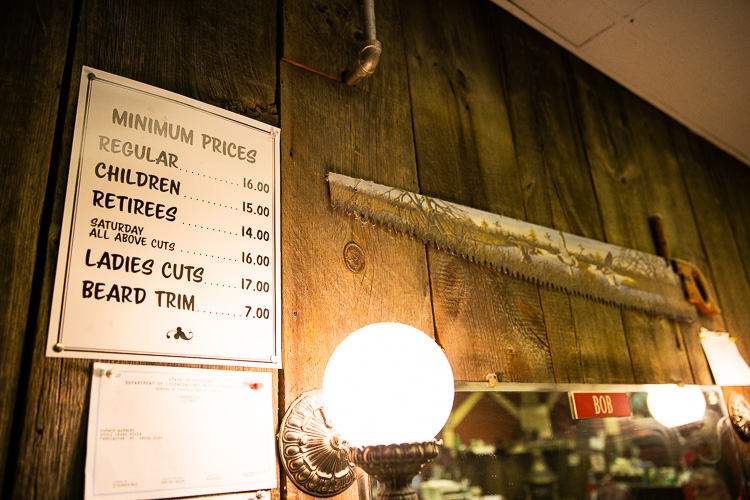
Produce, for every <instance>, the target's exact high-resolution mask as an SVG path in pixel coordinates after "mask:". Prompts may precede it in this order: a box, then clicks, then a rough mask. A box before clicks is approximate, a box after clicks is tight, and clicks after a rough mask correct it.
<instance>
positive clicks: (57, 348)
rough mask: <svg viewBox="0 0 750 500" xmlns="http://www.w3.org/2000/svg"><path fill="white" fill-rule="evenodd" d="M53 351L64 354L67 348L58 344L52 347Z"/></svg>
mask: <svg viewBox="0 0 750 500" xmlns="http://www.w3.org/2000/svg"><path fill="white" fill-rule="evenodd" d="M52 350H53V351H55V352H63V351H64V350H65V346H64V345H62V344H60V343H57V344H55V345H53V346H52Z"/></svg>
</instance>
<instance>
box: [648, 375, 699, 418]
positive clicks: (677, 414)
mask: <svg viewBox="0 0 750 500" xmlns="http://www.w3.org/2000/svg"><path fill="white" fill-rule="evenodd" d="M646 406H648V411H650V412H651V415H652V416H653V417H654V418H655V419H656V421H657V422H659V423H660V424H661V425H663V426H664V427H678V426H680V425H687V424H692V423H693V422H698V421H699V420H702V419H703V415H705V413H706V398H705V397H704V396H703V391H701V390H700V388H699V387H696V386H685V387H679V386H677V385H661V386H658V387H654V388H653V389H649V391H648V396H646Z"/></svg>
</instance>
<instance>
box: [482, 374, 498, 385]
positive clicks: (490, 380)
mask: <svg viewBox="0 0 750 500" xmlns="http://www.w3.org/2000/svg"><path fill="white" fill-rule="evenodd" d="M485 378H486V379H487V386H489V387H495V386H496V385H497V373H490V374H489V375H487V377H485Z"/></svg>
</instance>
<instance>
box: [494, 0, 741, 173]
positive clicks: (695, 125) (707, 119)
mask: <svg viewBox="0 0 750 500" xmlns="http://www.w3.org/2000/svg"><path fill="white" fill-rule="evenodd" d="M492 1H493V2H494V3H496V4H497V5H499V6H501V7H502V8H504V9H505V10H507V11H508V12H510V13H511V14H513V15H514V16H516V17H518V18H519V19H521V20H522V21H524V22H526V23H527V24H528V25H530V26H532V27H533V28H535V29H536V30H538V31H539V32H541V33H543V34H544V35H546V36H547V37H549V38H550V39H552V40H554V41H555V42H557V43H558V44H560V45H561V46H562V47H564V48H566V49H567V50H569V51H570V52H572V53H573V54H575V55H576V56H578V57H579V58H581V59H583V60H584V61H586V62H587V63H589V64H591V65H592V66H594V67H595V68H597V69H599V70H600V71H601V72H602V73H604V74H606V75H608V76H610V77H611V78H613V79H614V80H616V81H618V82H619V83H621V84H622V85H623V86H625V87H627V88H628V89H630V90H631V91H633V92H634V93H636V94H638V95H639V96H641V97H642V98H643V99H645V100H646V101H648V102H650V103H651V104H653V105H654V106H656V107H657V108H659V109H661V110H662V111H664V112H665V113H667V114H668V115H670V116H672V117H673V118H674V119H676V120H677V121H679V122H681V123H682V124H684V125H685V126H686V127H688V128H689V129H691V130H692V131H693V132H695V133H697V134H699V135H701V136H703V137H704V138H706V139H707V140H709V141H711V142H712V143H714V144H716V145H717V146H718V147H720V148H722V149H723V150H725V151H727V152H728V153H730V154H732V155H733V156H735V157H736V158H738V159H739V160H741V161H743V162H744V163H746V164H748V165H750V0H492Z"/></svg>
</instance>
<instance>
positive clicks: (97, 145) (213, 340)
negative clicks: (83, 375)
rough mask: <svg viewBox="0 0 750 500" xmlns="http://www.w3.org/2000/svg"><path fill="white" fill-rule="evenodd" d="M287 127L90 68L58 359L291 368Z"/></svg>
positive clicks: (58, 299) (58, 302)
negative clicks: (282, 165)
mask: <svg viewBox="0 0 750 500" xmlns="http://www.w3.org/2000/svg"><path fill="white" fill-rule="evenodd" d="M279 195H280V189H279V129H277V128H274V127H271V126H269V125H266V124H263V123H260V122H257V121H255V120H251V119H249V118H246V117H244V116H240V115H237V114H234V113H230V112H228V111H225V110H223V109H220V108H216V107H213V106H209V105H207V104H205V103H201V102H198V101H194V100H192V99H188V98H186V97H183V96H179V95H177V94H173V93H170V92H166V91H164V90H161V89H157V88H154V87H150V86H147V85H144V84H141V83H138V82H134V81H132V80H127V79H125V78H121V77H118V76H116V75H112V74H108V73H105V72H103V71H98V70H94V69H92V68H86V67H84V69H83V74H82V78H81V89H80V94H79V102H78V110H77V114H76V127H75V135H74V138H73V149H72V152H71V163H70V173H69V178H68V188H67V192H66V198H65V210H64V214H63V224H62V229H61V235H60V251H59V255H58V266H57V273H56V275H55V290H54V295H53V302H52V308H51V313H50V326H49V335H48V342H47V355H48V356H62V357H77V358H91V359H102V358H103V359H114V360H141V361H162V362H181V363H203V364H223V365H244V366H263V367H271V368H280V367H281V362H280V349H281V340H280V339H281V314H280V304H281V279H280V276H281V263H280V255H281V252H280V248H281V247H280V244H281V237H280V200H279Z"/></svg>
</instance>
